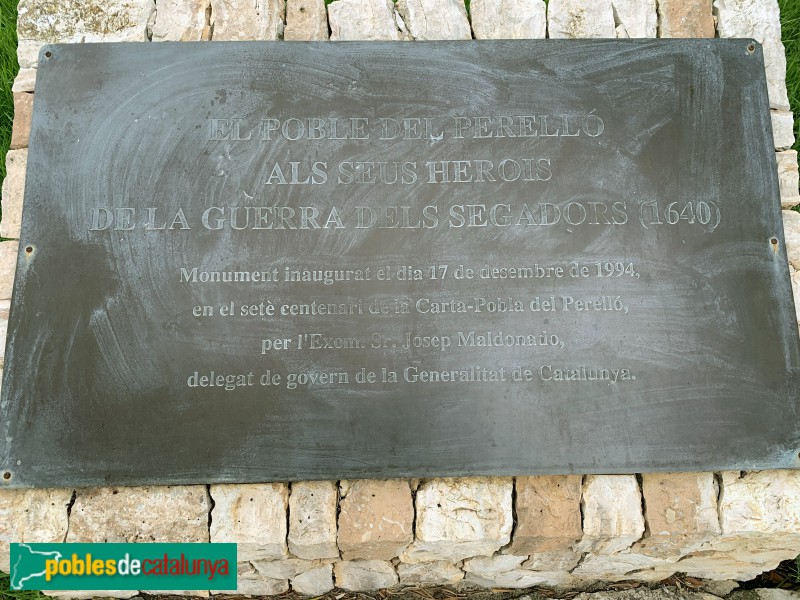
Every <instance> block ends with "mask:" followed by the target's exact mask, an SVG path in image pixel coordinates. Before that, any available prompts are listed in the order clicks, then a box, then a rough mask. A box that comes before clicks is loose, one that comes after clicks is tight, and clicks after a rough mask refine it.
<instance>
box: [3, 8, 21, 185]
mask: <svg viewBox="0 0 800 600" xmlns="http://www.w3.org/2000/svg"><path fill="white" fill-rule="evenodd" d="M17 69H18V66H17V0H0V157H2V160H0V181H2V180H3V179H4V178H5V176H6V161H5V156H6V152H7V151H8V145H9V143H10V142H11V123H12V122H13V120H14V96H13V95H12V93H11V84H12V83H13V82H14V77H15V76H16V75H17Z"/></svg>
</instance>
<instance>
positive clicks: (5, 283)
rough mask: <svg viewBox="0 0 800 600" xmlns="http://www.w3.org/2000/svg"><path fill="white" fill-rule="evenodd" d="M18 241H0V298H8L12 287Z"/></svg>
mask: <svg viewBox="0 0 800 600" xmlns="http://www.w3.org/2000/svg"><path fill="white" fill-rule="evenodd" d="M18 250H19V242H17V241H14V240H12V241H8V242H0V300H10V299H11V291H12V290H13V289H14V273H15V272H16V268H17V251H18Z"/></svg>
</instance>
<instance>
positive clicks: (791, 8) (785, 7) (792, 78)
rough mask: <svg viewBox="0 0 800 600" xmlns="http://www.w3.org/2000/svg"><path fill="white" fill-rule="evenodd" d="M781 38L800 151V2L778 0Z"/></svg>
mask: <svg viewBox="0 0 800 600" xmlns="http://www.w3.org/2000/svg"><path fill="white" fill-rule="evenodd" d="M778 5H779V6H780V7H781V37H782V38H783V45H784V46H785V48H786V89H787V90H788V92H789V104H790V105H791V107H792V110H793V111H794V137H795V142H794V148H795V150H798V149H800V2H798V0H778Z"/></svg>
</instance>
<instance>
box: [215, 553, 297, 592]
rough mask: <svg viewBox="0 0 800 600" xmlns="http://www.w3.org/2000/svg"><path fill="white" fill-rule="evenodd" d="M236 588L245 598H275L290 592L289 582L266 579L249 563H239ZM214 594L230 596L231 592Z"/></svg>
mask: <svg viewBox="0 0 800 600" xmlns="http://www.w3.org/2000/svg"><path fill="white" fill-rule="evenodd" d="M239 558H241V556H240V557H239ZM236 586H237V587H236V591H237V592H238V593H239V594H241V595H244V596H275V595H277V594H283V593H284V592H288V591H289V581H288V580H286V579H271V578H270V577H265V576H264V575H262V574H261V573H259V572H258V571H257V570H256V569H255V568H254V567H253V565H252V564H250V563H248V562H240V563H239V565H238V568H237V579H236ZM212 593H213V594H230V593H231V592H230V591H219V592H212Z"/></svg>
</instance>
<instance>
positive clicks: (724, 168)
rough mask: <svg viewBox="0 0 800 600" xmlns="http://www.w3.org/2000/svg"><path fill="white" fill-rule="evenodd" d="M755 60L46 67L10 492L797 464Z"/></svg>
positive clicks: (134, 59) (737, 45) (80, 50)
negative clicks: (21, 489) (45, 488)
mask: <svg viewBox="0 0 800 600" xmlns="http://www.w3.org/2000/svg"><path fill="white" fill-rule="evenodd" d="M799 364H800V360H799V359H798V333H797V325H796V322H795V312H794V306H793V301H792V292H791V286H790V281H789V273H788V268H787V262H786V252H785V248H784V241H783V231H782V224H781V218H780V204H779V198H778V184H777V178H776V168H775V153H774V150H773V147H772V136H771V134H770V119H769V109H768V101H767V91H766V84H765V79H764V66H763V58H762V54H761V49H760V47H759V46H758V45H756V44H753V43H751V42H750V40H636V41H634V40H625V41H557V40H547V41H491V42H490V41H486V42H468V43H464V42H436V43H422V42H416V43H411V44H392V43H260V42H259V43H181V44H169V43H159V44H102V45H99V44H98V45H93V44H85V45H54V46H48V47H46V48H45V49H44V50H43V54H42V56H41V61H40V68H39V73H38V79H37V89H36V97H35V106H34V116H33V128H32V131H31V139H30V154H29V158H28V176H27V187H26V193H25V206H24V215H23V226H22V238H21V243H20V254H19V261H18V265H17V278H16V282H15V288H14V299H13V306H12V314H11V321H10V325H9V332H8V346H7V351H6V369H5V379H4V382H3V389H2V410H1V413H2V432H0V433H2V435H0V469H2V470H3V471H4V472H5V476H6V477H7V478H6V479H3V481H4V483H5V484H6V485H8V486H12V487H13V486H72V485H96V484H142V483H153V484H167V483H190V482H237V481H238V482H241V481H265V480H297V479H338V478H356V477H398V476H418V477H420V476H422V477H427V476H445V475H448V476H458V475H471V474H475V475H478V474H505V475H509V474H525V473H529V474H533V473H570V472H577V473H618V472H622V473H627V472H640V471H652V470H710V469H756V468H774V467H795V466H797V464H798V459H797V452H798V423H797V418H796V412H797V389H798V365H799Z"/></svg>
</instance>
